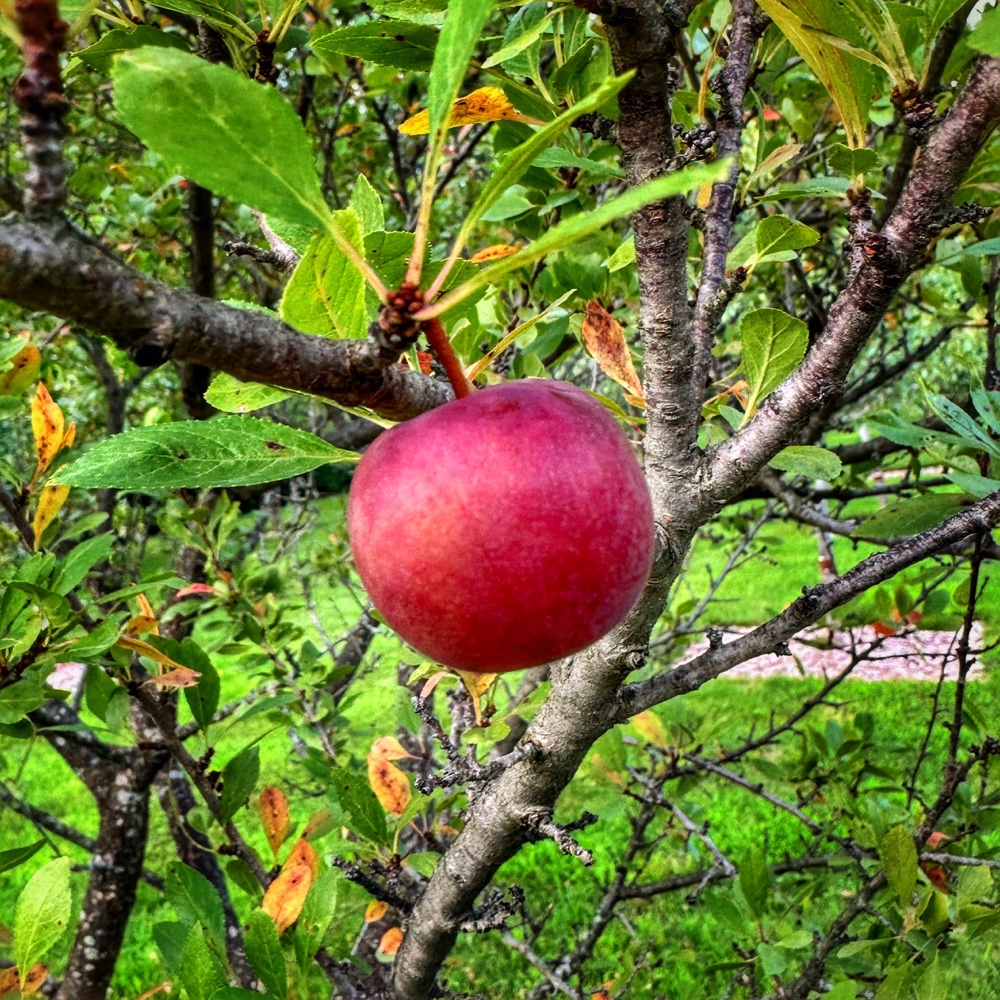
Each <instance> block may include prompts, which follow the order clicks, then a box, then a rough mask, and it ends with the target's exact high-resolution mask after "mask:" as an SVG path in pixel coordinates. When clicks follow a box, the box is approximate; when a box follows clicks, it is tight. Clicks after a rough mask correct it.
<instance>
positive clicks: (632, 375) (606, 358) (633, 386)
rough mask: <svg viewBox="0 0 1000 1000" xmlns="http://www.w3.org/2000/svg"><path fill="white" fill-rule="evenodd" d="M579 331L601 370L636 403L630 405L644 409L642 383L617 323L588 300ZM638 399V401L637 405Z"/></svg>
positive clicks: (620, 326) (601, 308)
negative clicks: (585, 313)
mask: <svg viewBox="0 0 1000 1000" xmlns="http://www.w3.org/2000/svg"><path fill="white" fill-rule="evenodd" d="M580 332H581V333H582V335H583V342H584V344H585V345H586V347H587V350H588V351H589V352H590V355H591V357H592V358H593V359H594V360H595V361H596V362H597V363H598V364H599V365H600V366H601V371H603V372H604V374H605V375H607V376H608V377H609V378H613V379H614V380H615V381H616V382H617V383H618V384H619V385H620V386H622V387H623V388H624V389H626V390H627V391H628V393H629V394H630V395H631V396H632V399H633V400H636V402H635V403H634V404H633V405H640V406H645V400H644V399H643V394H642V383H641V382H640V381H639V375H638V373H637V372H636V370H635V365H634V364H633V363H632V352H631V351H630V350H629V347H628V344H627V343H626V342H625V331H624V330H622V325H621V323H619V322H618V320H616V319H615V318H614V316H612V315H611V313H609V312H608V311H607V309H605V308H604V306H602V305H601V304H600V303H599V302H595V301H594V300H593V299H591V300H590V301H589V302H588V303H587V315H586V317H585V318H584V321H583V326H582V328H581V331H580ZM639 400H642V402H641V403H640V402H638V401H639ZM630 402H632V400H630Z"/></svg>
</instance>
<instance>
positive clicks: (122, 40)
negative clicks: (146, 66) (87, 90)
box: [75, 24, 188, 73]
mask: <svg viewBox="0 0 1000 1000" xmlns="http://www.w3.org/2000/svg"><path fill="white" fill-rule="evenodd" d="M148 45H155V46H159V47H160V48H166V49H182V50H183V51H185V52H187V51H188V47H187V45H186V43H185V42H184V39H183V38H181V37H180V35H175V34H173V33H172V32H169V31H161V30H160V29H159V28H154V27H151V26H150V25H146V24H140V25H139V26H138V27H135V28H133V29H131V30H127V29H125V28H112V29H111V31H109V32H108V33H107V34H106V35H102V36H101V38H99V39H98V40H97V41H96V42H95V43H94V44H93V45H91V46H90V47H89V48H86V49H81V50H80V51H79V52H77V53H75V55H76V58H77V59H79V60H80V61H81V62H85V63H86V64H87V65H88V66H90V67H92V68H93V69H96V70H98V71H99V72H101V73H107V72H108V71H109V70H110V69H111V64H112V63H113V62H114V58H115V56H117V55H120V54H121V53H122V52H128V51H129V50H130V49H138V48H142V47H144V46H148Z"/></svg>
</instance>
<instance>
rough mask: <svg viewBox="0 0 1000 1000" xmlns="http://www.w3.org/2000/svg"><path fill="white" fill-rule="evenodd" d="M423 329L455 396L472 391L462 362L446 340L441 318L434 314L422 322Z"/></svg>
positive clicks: (461, 397) (458, 396) (464, 394)
mask: <svg viewBox="0 0 1000 1000" xmlns="http://www.w3.org/2000/svg"><path fill="white" fill-rule="evenodd" d="M423 329H424V333H425V334H426V335H427V342H428V343H429V344H430V345H431V348H432V349H433V351H434V353H435V354H436V355H437V359H438V361H440V362H441V364H442V366H443V367H444V370H445V373H446V374H447V376H448V381H449V382H450V383H451V387H452V389H454V390H455V398H456V399H463V398H464V397H466V396H468V395H469V394H470V393H471V392H472V385H471V384H470V382H469V380H468V379H467V378H466V377H465V370H464V369H463V368H462V362H461V361H459V360H458V355H457V354H455V350H454V348H453V347H452V346H451V341H449V340H448V334H446V333H445V332H444V327H443V326H442V325H441V320H439V319H438V318H437V317H436V316H435V317H433V318H432V319H429V320H428V321H427V322H426V323H424V324H423Z"/></svg>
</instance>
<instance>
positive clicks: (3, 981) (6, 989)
mask: <svg viewBox="0 0 1000 1000" xmlns="http://www.w3.org/2000/svg"><path fill="white" fill-rule="evenodd" d="M48 974H49V967H48V966H47V965H42V964H41V963H39V964H38V965H33V966H32V967H31V971H30V972H29V973H28V974H27V975H26V976H25V977H24V983H23V984H22V983H21V977H20V976H19V975H18V972H17V967H16V966H13V965H12V966H11V967H10V968H8V969H4V970H3V972H0V997H4V996H7V995H8V994H17V993H20V994H21V995H22V996H29V995H30V994H32V993H37V992H38V991H39V989H41V986H42V983H44V982H45V980H46V978H47V977H48Z"/></svg>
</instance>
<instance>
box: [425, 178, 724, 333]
mask: <svg viewBox="0 0 1000 1000" xmlns="http://www.w3.org/2000/svg"><path fill="white" fill-rule="evenodd" d="M728 172H729V161H728V160H719V161H717V162H715V163H711V164H701V163H698V164H692V165H690V166H687V167H685V168H684V169H683V170H678V171H676V172H675V173H672V174H668V175H667V176H665V177H658V178H657V179H656V180H653V181H649V182H648V183H646V184H640V185H639V187H635V188H632V189H631V190H630V191H626V192H625V193H624V194H621V195H619V196H618V197H617V198H612V199H611V200H610V201H606V202H605V203H604V204H603V205H599V206H598V207H597V208H595V209H593V210H592V211H589V212H581V213H580V214H579V215H574V216H573V217H572V218H569V219H566V220H564V221H563V222H560V223H559V224H558V225H557V226H554V227H553V228H552V229H550V230H548V231H547V232H546V233H545V234H544V235H542V236H540V237H539V238H538V239H537V240H535V241H534V242H532V243H530V244H529V245H528V246H526V247H525V248H524V249H523V250H519V251H518V252H517V253H515V254H511V255H510V256H509V257H504V258H502V259H501V260H498V261H496V262H495V263H493V264H490V265H489V266H487V267H484V268H483V269H482V270H481V271H480V272H479V273H478V274H477V275H476V276H475V277H473V278H471V279H470V280H469V281H466V282H463V283H462V284H461V285H459V286H458V287H457V288H456V289H455V290H454V291H452V292H449V293H448V294H446V295H443V296H442V297H441V298H440V299H438V300H436V301H435V302H434V303H433V305H432V306H431V307H429V308H428V309H426V310H424V313H423V315H424V316H426V317H429V316H432V315H433V316H440V315H442V313H445V312H447V311H448V309H451V308H452V307H453V306H455V305H456V304H457V303H458V302H461V301H462V300H463V299H465V298H467V297H468V296H469V295H472V294H473V293H474V292H476V291H478V290H479V289H480V288H485V287H486V286H487V285H491V284H495V283H496V282H497V281H498V280H499V279H500V278H502V277H503V276H504V275H507V274H510V273H511V271H516V270H517V269H518V268H521V267H524V266H525V265H526V264H531V263H534V262H535V261H536V260H540V259H541V258H542V257H544V256H546V255H547V254H550V253H553V252H555V251H556V250H562V249H563V248H565V247H568V246H572V245H573V244H574V243H577V242H579V241H580V240H582V239H583V238H584V237H585V236H589V235H590V234H591V233H595V232H598V231H599V230H601V229H604V228H605V227H606V226H607V225H608V224H609V223H611V222H614V221H615V220H616V219H620V218H622V216H625V215H630V214H631V213H632V212H635V211H637V210H638V209H640V208H643V207H644V206H645V205H649V204H651V203H652V202H655V201H662V200H663V199H665V198H671V197H674V196H675V195H679V194H684V193H685V192H687V191H690V190H692V189H693V188H697V187H700V186H701V185H702V184H709V183H712V182H713V181H718V180H722V178H723V177H725V176H726V175H727V174H728Z"/></svg>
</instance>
